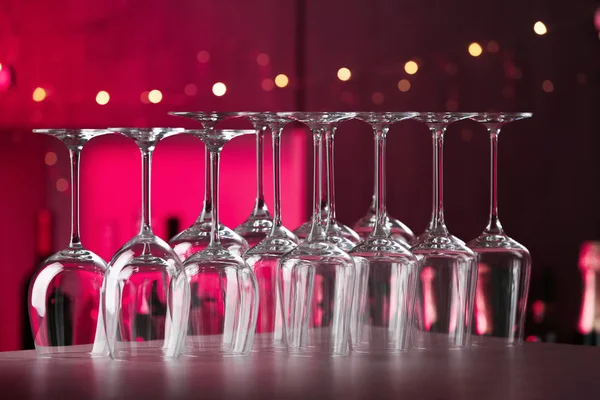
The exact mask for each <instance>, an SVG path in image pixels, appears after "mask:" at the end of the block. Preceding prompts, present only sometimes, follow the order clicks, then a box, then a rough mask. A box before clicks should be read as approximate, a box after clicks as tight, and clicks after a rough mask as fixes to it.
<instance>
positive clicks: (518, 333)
mask: <svg viewBox="0 0 600 400" xmlns="http://www.w3.org/2000/svg"><path fill="white" fill-rule="evenodd" d="M531 115H532V114H531V113H482V114H478V115H476V116H474V117H472V119H473V120H475V121H477V122H480V123H482V124H483V125H485V127H486V128H487V130H488V133H489V135H490V145H491V154H490V164H491V167H490V174H491V176H490V218H489V222H488V225H487V226H486V228H485V230H484V231H483V233H482V234H481V235H479V237H477V238H476V239H474V240H472V241H471V242H469V243H468V245H467V246H468V247H469V248H471V250H473V251H474V252H475V254H476V255H477V262H478V269H479V277H478V280H477V288H476V292H475V312H474V324H473V333H474V334H475V335H476V336H474V337H473V344H474V345H486V344H491V345H493V344H500V345H503V344H505V345H514V344H520V343H522V342H523V334H524V324H525V308H526V306H527V293H528V291H529V276H530V274H531V256H530V255H529V251H528V250H527V249H526V248H525V246H523V245H521V244H520V243H518V242H517V241H515V240H513V239H511V238H510V237H508V235H507V234H506V233H504V229H503V228H502V225H501V224H500V220H499V218H498V177H497V171H498V137H499V135H500V130H501V129H502V126H503V125H504V124H507V123H509V122H513V121H517V120H520V119H524V118H530V117H531ZM484 336H487V337H493V338H498V339H501V340H499V341H495V340H490V339H488V340H480V339H481V338H482V337H484Z"/></svg>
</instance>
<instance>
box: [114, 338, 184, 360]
mask: <svg viewBox="0 0 600 400" xmlns="http://www.w3.org/2000/svg"><path fill="white" fill-rule="evenodd" d="M112 358H113V359H115V360H122V361H127V360H132V361H133V360H135V361H137V360H140V361H160V360H169V359H173V358H176V357H174V356H168V355H166V352H165V349H164V348H163V342H162V341H156V342H154V343H152V342H136V344H135V345H133V346H127V347H126V348H124V349H122V350H116V351H114V352H113V354H112Z"/></svg>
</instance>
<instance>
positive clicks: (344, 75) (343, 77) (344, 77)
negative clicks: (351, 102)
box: [337, 67, 352, 82]
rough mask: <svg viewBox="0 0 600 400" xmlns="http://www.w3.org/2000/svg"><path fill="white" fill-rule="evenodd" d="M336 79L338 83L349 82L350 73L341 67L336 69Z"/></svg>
mask: <svg viewBox="0 0 600 400" xmlns="http://www.w3.org/2000/svg"><path fill="white" fill-rule="evenodd" d="M337 77H338V79H339V80H340V81H343V82H346V81H349V80H350V78H351V77H352V72H350V70H349V69H348V68H346V67H342V68H340V69H338V72H337Z"/></svg>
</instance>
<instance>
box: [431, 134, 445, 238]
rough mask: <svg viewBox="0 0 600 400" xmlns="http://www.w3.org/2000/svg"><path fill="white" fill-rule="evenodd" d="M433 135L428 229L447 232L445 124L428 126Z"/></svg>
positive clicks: (439, 232)
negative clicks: (430, 210)
mask: <svg viewBox="0 0 600 400" xmlns="http://www.w3.org/2000/svg"><path fill="white" fill-rule="evenodd" d="M430 130H431V133H432V136H433V214H432V216H431V222H430V223H429V229H428V230H429V231H430V232H433V233H436V234H448V230H447V229H446V223H445V222H444V172H443V171H444V154H443V153H444V133H445V131H446V127H445V126H439V125H435V126H432V127H430Z"/></svg>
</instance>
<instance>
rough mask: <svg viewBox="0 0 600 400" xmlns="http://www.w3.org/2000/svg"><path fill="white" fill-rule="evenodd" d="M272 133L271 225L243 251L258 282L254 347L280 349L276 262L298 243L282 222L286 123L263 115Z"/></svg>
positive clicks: (281, 341) (279, 311)
mask: <svg viewBox="0 0 600 400" xmlns="http://www.w3.org/2000/svg"><path fill="white" fill-rule="evenodd" d="M261 118H263V120H265V121H267V123H268V124H269V128H270V130H271V135H272V136H273V180H274V184H273V188H274V189H273V194H274V201H273V204H274V214H273V227H272V228H271V232H270V233H269V234H268V235H267V237H266V238H265V239H264V240H263V241H262V242H260V243H259V244H257V245H256V246H254V247H253V248H251V249H250V250H248V251H247V252H246V254H244V259H245V261H246V263H248V265H249V266H250V268H252V270H253V271H254V274H255V275H256V280H257V282H258V294H259V296H258V297H259V305H258V319H257V324H256V336H255V337H254V345H253V349H255V350H262V351H280V350H284V349H285V341H284V338H283V318H282V314H281V306H280V304H279V303H280V302H281V299H280V297H279V292H278V291H277V263H278V262H279V259H280V258H281V257H282V256H283V255H284V254H286V253H288V252H290V251H292V250H293V249H295V248H296V246H297V245H298V238H297V237H296V235H294V234H293V233H292V232H290V231H289V230H288V229H287V228H285V227H284V226H283V224H282V222H281V199H280V197H281V179H280V175H279V174H280V155H281V151H280V143H281V132H282V131H283V127H284V126H285V124H286V123H287V122H288V120H287V119H286V118H283V117H279V116H277V115H276V114H273V113H264V114H262V117H261Z"/></svg>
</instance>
